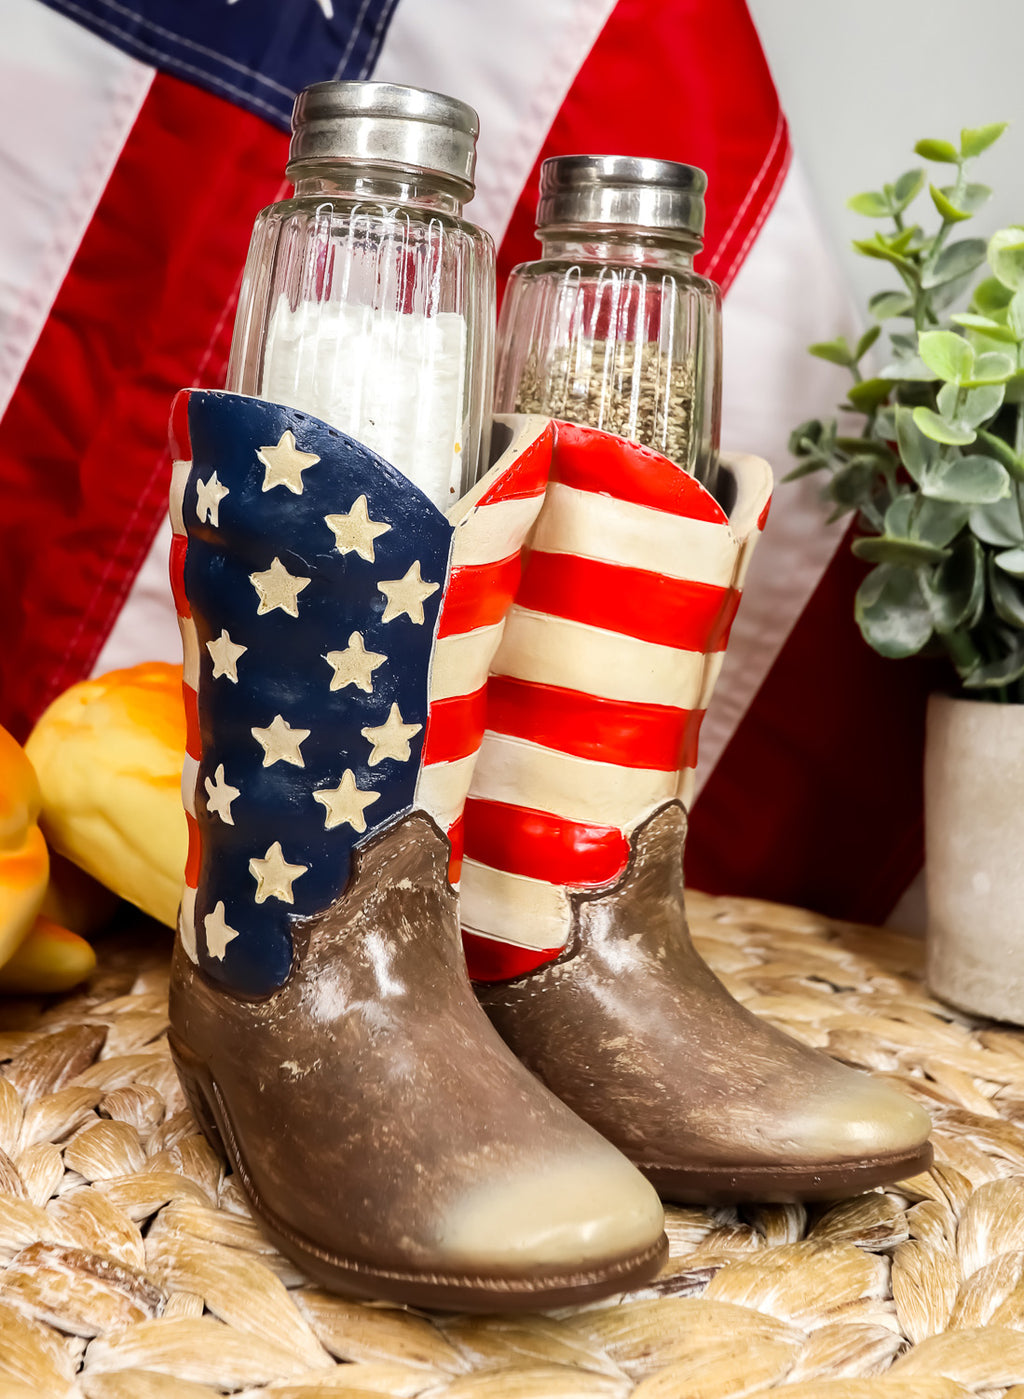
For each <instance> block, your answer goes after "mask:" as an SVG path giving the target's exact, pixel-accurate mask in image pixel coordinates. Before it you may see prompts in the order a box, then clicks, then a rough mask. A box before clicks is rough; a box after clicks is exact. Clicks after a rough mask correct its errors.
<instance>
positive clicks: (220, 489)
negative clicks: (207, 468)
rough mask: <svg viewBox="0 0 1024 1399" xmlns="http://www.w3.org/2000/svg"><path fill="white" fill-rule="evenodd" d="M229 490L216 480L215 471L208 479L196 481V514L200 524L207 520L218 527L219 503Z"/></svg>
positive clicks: (228, 493)
mask: <svg viewBox="0 0 1024 1399" xmlns="http://www.w3.org/2000/svg"><path fill="white" fill-rule="evenodd" d="M230 494H231V492H230V491H229V490H228V488H227V486H222V485H221V483H220V482H219V481H218V480H217V473H216V471H215V472H214V473H213V475H212V476H211V477H210V479H209V480H208V481H196V514H197V515H198V516H199V521H200V523H201V524H204V525H205V524H206V522H207V520H209V522H210V524H211V525H214V526H216V527H217V528H218V529H219V528H220V503H221V501H222V500H223V499H224V497H225V496H226V495H230Z"/></svg>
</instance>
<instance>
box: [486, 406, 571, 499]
mask: <svg viewBox="0 0 1024 1399" xmlns="http://www.w3.org/2000/svg"><path fill="white" fill-rule="evenodd" d="M554 440H555V433H554V428H552V426H551V425H550V423H549V424H548V426H547V427H545V428H544V430H543V432H541V433H540V434H539V435H538V436H537V437H535V438H534V440H533V441H532V442H531V443H530V444H529V446H528V447H526V448H525V449H524V451H523V452H522V453H520V455H519V456H518V457H517V458H516V461H515V464H514V465H513V466H512V468H511V470H510V471H507V472H505V474H504V475H503V476H502V477H501V479H500V480H499V481H496V482H495V484H494V485H493V486H491V488H490V489H489V490H487V491H485V492H484V493H483V495H482V496H481V497H480V499H479V500H478V501H477V505H497V504H498V503H499V502H500V501H503V500H528V499H530V498H531V497H532V496H538V495H543V494H544V490H545V488H546V487H547V484H548V471H549V469H550V467H551V448H552V446H553V444H554Z"/></svg>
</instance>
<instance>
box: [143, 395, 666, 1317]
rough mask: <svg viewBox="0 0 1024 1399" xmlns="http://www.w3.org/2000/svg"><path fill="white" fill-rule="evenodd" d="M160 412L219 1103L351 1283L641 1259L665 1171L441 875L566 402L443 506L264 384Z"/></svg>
mask: <svg viewBox="0 0 1024 1399" xmlns="http://www.w3.org/2000/svg"><path fill="white" fill-rule="evenodd" d="M172 437H173V439H174V443H173V445H174V455H175V456H176V457H177V458H178V459H179V460H178V461H177V462H176V465H175V469H174V484H173V488H172V508H171V513H172V522H173V525H174V530H175V536H174V548H173V557H172V576H173V579H174V587H175V596H176V600H177V606H178V610H179V616H180V619H181V630H182V636H183V642H184V652H185V663H184V682H185V698H186V707H187V710H188V716H189V723H188V730H189V737H188V760H187V763H186V770H185V774H184V778H183V793H184V797H185V804H186V809H187V812H188V821H189V827H190V834H191V843H190V853H189V862H188V869H187V874H186V888H185V891H184V895H183V898H182V904H181V913H180V922H179V936H178V939H177V942H176V948H175V956H174V965H173V973H172V988H171V1031H170V1040H171V1047H172V1051H173V1053H174V1057H175V1060H176V1063H177V1065H178V1068H179V1073H180V1075H181V1078H182V1081H183V1083H184V1085H185V1089H186V1092H187V1094H188V1097H189V1100H190V1102H191V1105H192V1107H193V1110H194V1112H195V1114H196V1116H197V1118H198V1120H199V1122H200V1124H201V1126H202V1127H203V1129H204V1130H205V1131H206V1133H207V1134H208V1136H209V1137H210V1138H211V1140H212V1141H214V1142H215V1143H217V1144H219V1145H220V1147H221V1149H222V1150H223V1152H224V1154H225V1155H226V1156H227V1159H228V1161H229V1162H230V1164H231V1166H232V1167H233V1169H234V1170H235V1172H236V1174H237V1177H238V1179H239V1182H240V1183H241V1185H242V1186H243V1188H244V1190H245V1192H246V1194H247V1196H248V1198H249V1201H250V1203H251V1205H252V1208H253V1211H254V1213H255V1214H256V1215H257V1217H258V1219H259V1220H260V1222H261V1223H262V1225H263V1227H264V1229H265V1231H266V1232H267V1234H268V1235H269V1237H270V1238H271V1239H272V1240H273V1242H274V1243H275V1244H276V1245H277V1246H278V1247H279V1248H280V1249H281V1251H282V1252H283V1253H285V1254H287V1255H288V1256H289V1257H291V1258H292V1259H293V1260H295V1261H296V1262H297V1263H298V1264H299V1265H300V1266H301V1267H302V1268H303V1269H304V1270H305V1271H306V1272H307V1273H308V1274H309V1275H310V1276H312V1277H313V1278H314V1279H316V1280H317V1281H319V1282H320V1283H322V1284H324V1285H325V1286H328V1287H330V1288H333V1289H335V1290H338V1291H341V1292H345V1293H350V1294H353V1295H357V1296H360V1297H375V1298H383V1299H388V1300H393V1301H400V1302H407V1303H414V1304H422V1305H429V1306H444V1307H451V1308H459V1309H476V1310H503V1311H504V1310H510V1309H515V1308H522V1307H538V1306H554V1305H562V1304H564V1303H568V1302H577V1301H582V1300H585V1299H586V1298H589V1297H593V1296H600V1295H602V1294H604V1293H607V1292H613V1291H617V1290H621V1289H622V1288H623V1287H626V1286H628V1285H632V1284H634V1283H636V1282H639V1281H642V1280H645V1279H646V1278H648V1277H650V1276H652V1275H653V1274H654V1273H655V1272H656V1271H657V1269H658V1267H659V1266H660V1264H661V1262H662V1260H663V1258H664V1256H665V1252H666V1242H665V1239H664V1235H663V1232H662V1217H661V1207H660V1203H659V1201H658V1199H657V1196H656V1194H655V1192H654V1191H653V1190H652V1189H651V1187H650V1185H649V1184H648V1183H647V1182H646V1181H644V1180H643V1179H642V1178H641V1176H640V1175H639V1174H638V1173H637V1172H636V1171H635V1170H634V1168H633V1167H632V1166H631V1165H630V1164H629V1163H628V1162H627V1161H626V1160H625V1159H624V1158H623V1157H622V1156H621V1155H620V1154H619V1153H618V1152H617V1151H616V1150H614V1148H612V1147H611V1146H610V1145H608V1143H606V1142H605V1141H604V1140H602V1138H601V1137H600V1136H599V1135H598V1134H597V1133H596V1132H595V1131H594V1130H593V1129H592V1128H590V1127H587V1126H586V1125H585V1124H583V1123H582V1122H580V1121H579V1120H578V1119H577V1118H576V1117H574V1116H573V1114H572V1113H571V1112H570V1111H569V1110H568V1109H567V1108H565V1107H564V1106H563V1105H562V1104H561V1103H560V1102H558V1101H557V1099H555V1098H554V1097H552V1096H551V1095H550V1094H549V1093H548V1092H547V1091H546V1090H545V1089H544V1088H543V1087H542V1086H541V1085H540V1084H538V1083H537V1082H536V1080H535V1079H534V1078H533V1077H532V1076H531V1075H530V1074H529V1073H528V1072H527V1071H526V1070H525V1069H524V1068H523V1067H522V1065H521V1064H519V1063H518V1061H517V1060H516V1059H515V1057H514V1056H513V1055H512V1054H511V1052H510V1051H509V1050H508V1049H507V1048H506V1047H505V1045H503V1044H502V1043H501V1041H500V1039H499V1038H498V1036H497V1035H496V1034H495V1033H494V1031H493V1030H492V1028H491V1026H490V1025H489V1024H488V1022H487V1018H486V1016H485V1015H484V1014H483V1012H482V1010H481V1009H480V1007H479V1005H478V1004H477V1002H476V1000H475V998H474V996H473V992H472V988H471V986H470V983H469V980H468V978H467V975H466V970H465V964H464V959H463V955H462V948H461V943H460V940H459V930H458V909H457V898H456V895H455V893H454V892H453V889H452V884H451V879H452V878H457V867H458V860H459V856H458V850H457V845H458V839H459V832H460V826H461V814H462V805H463V801H464V798H465V793H466V790H467V787H468V783H469V778H470V773H471V770H472V766H473V761H474V758H475V754H476V750H477V748H478V745H479V740H480V735H481V733H482V728H483V714H484V710H483V700H484V695H483V686H484V684H485V681H486V676H487V669H488V663H489V661H490V658H491V655H492V654H493V650H494V647H495V646H496V644H497V641H498V638H499V636H500V632H501V625H502V621H503V618H504V614H505V611H506V609H507V606H508V603H509V601H510V599H511V596H512V593H513V592H514V589H515V586H516V582H517V579H518V571H519V548H520V544H521V542H522V539H523V538H524V536H525V534H526V532H527V530H528V528H529V526H530V524H531V523H532V521H533V518H534V517H535V516H536V513H537V511H538V509H539V507H540V504H541V502H542V499H543V491H544V487H545V484H546V480H547V470H548V462H549V459H550V442H551V429H550V426H549V425H548V424H547V423H546V422H545V421H544V420H542V419H528V420H525V422H524V423H523V425H522V427H521V430H520V431H519V433H518V435H517V438H516V441H515V442H514V443H512V444H511V445H510V447H509V449H508V450H507V451H506V453H505V454H504V456H503V457H502V460H501V461H500V462H499V463H498V464H497V465H496V466H495V467H494V468H493V469H492V470H491V471H490V472H489V473H488V474H487V476H485V477H484V479H483V480H482V481H481V482H480V483H479V484H478V485H477V487H476V488H475V489H474V490H473V491H472V492H471V493H470V494H469V496H467V497H466V498H465V500H463V501H462V502H461V503H460V504H458V505H456V506H454V507H453V509H452V511H450V512H449V514H450V516H451V518H446V517H445V515H443V514H442V513H441V512H440V511H439V510H438V509H437V508H436V507H435V506H434V505H433V504H431V502H430V501H429V500H428V499H427V497H426V496H425V495H423V494H422V493H421V492H420V490H419V489H418V488H417V487H416V486H414V485H413V484H412V483H411V482H410V481H408V480H407V479H406V478H405V477H404V476H403V475H402V474H401V473H400V472H399V471H398V470H396V469H395V468H394V467H393V466H391V465H390V464H389V463H387V462H385V461H383V460H382V459H381V458H379V457H377V456H376V455H375V454H374V453H373V452H371V451H369V450H368V449H367V448H365V447H363V446H361V445H360V444H358V443H356V442H355V441H353V440H352V439H351V438H348V437H346V436H345V435H344V434H342V433H340V432H338V431H336V430H335V429H333V428H330V427H329V426H328V425H327V424H325V423H323V422H321V421H320V420H319V419H316V418H313V417H310V416H309V415H307V414H304V413H301V412H298V411H295V410H293V409H288V408H283V407H279V406H277V405H275V404H271V403H268V402H265V401H263V400H260V399H255V398H248V397H242V396H240V395H235V394H228V393H214V392H199V391H186V392H184V393H182V394H180V395H179V396H178V398H177V400H176V402H175V408H174V413H173V417H172Z"/></svg>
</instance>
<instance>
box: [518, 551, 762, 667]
mask: <svg viewBox="0 0 1024 1399" xmlns="http://www.w3.org/2000/svg"><path fill="white" fill-rule="evenodd" d="M739 602H740V594H739V592H738V591H737V590H736V589H735V588H719V587H716V586H715V585H714V584H712V583H694V582H691V581H689V580H688V579H680V578H666V577H665V576H664V575H662V574H660V573H648V572H647V571H646V570H645V569H642V568H626V567H625V566H623V565H622V564H611V563H602V562H601V561H600V560H597V559H584V558H578V557H576V556H575V555H573V554H546V553H542V552H540V551H539V550H534V551H533V552H532V553H531V554H530V556H529V558H528V560H527V563H526V568H525V571H524V573H523V581H522V583H521V584H520V585H519V591H518V593H517V594H516V604H517V605H518V606H519V607H525V608H527V609H529V610H530V611H532V612H547V613H549V614H550V615H552V616H554V617H565V618H567V619H568V620H569V621H573V622H583V623H585V624H586V625H587V626H591V627H601V628H602V629H603V630H605V631H612V632H621V633H623V634H624V635H626V636H634V637H637V638H638V639H639V640H641V641H653V642H655V643H656V644H657V645H659V646H674V647H675V648H676V650H678V651H724V650H725V646H726V642H727V641H728V640H729V629H730V627H731V626H732V622H733V618H734V617H735V616H736V609H737V608H738V607H739Z"/></svg>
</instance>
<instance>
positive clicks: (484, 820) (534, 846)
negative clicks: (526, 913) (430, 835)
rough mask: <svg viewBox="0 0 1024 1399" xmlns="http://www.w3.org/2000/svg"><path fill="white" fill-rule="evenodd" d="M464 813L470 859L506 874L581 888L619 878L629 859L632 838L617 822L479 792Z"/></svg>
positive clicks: (467, 803)
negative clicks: (597, 821) (574, 817)
mask: <svg viewBox="0 0 1024 1399" xmlns="http://www.w3.org/2000/svg"><path fill="white" fill-rule="evenodd" d="M465 819H466V852H465V853H466V857H467V859H470V860H478V861H479V862H480V864H482V865H489V866H490V867H491V868H492V869H499V870H504V871H505V873H506V874H522V875H525V876H526V877H527V878H528V879H543V880H545V881H546V882H547V883H548V884H570V885H574V886H576V887H578V888H579V887H584V886H591V885H595V884H608V883H610V881H611V880H613V879H618V877H619V875H620V874H621V873H622V872H623V870H624V869H625V868H626V863H627V861H628V859H629V842H628V841H627V839H626V837H625V836H624V835H623V834H622V832H621V831H620V830H618V828H617V827H615V826H592V825H587V824H586V823H585V822H581V821H567V820H565V819H564V818H563V817H561V816H552V815H551V814H550V813H549V812H546V811H533V810H531V809H530V808H529V807H525V806H511V805H509V804H508V803H507V802H492V801H483V800H481V799H480V798H479V797H470V798H469V799H468V801H467V802H466V812H465Z"/></svg>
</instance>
